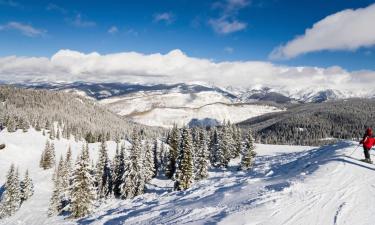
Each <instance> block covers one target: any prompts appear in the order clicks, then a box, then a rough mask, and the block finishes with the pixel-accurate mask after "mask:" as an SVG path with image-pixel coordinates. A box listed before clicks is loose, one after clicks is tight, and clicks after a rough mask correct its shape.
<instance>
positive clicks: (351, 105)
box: [239, 99, 375, 145]
mask: <svg viewBox="0 0 375 225" xmlns="http://www.w3.org/2000/svg"><path fill="white" fill-rule="evenodd" d="M239 126H240V127H241V128H245V130H247V128H251V129H253V130H254V137H255V139H256V140H258V141H261V142H262V143H268V144H293V145H321V144H328V143H332V142H334V141H336V140H337V139H354V140H358V139H359V138H360V137H362V136H363V132H364V130H365V129H366V128H367V127H374V126H375V100H372V99H348V100H340V101H332V102H324V103H315V104H303V105H296V106H293V107H292V108H289V109H288V110H287V111H286V112H279V113H272V114H267V115H263V116H259V117H256V118H252V119H250V120H247V121H245V122H242V123H240V124H239ZM335 139H336V140H335Z"/></svg>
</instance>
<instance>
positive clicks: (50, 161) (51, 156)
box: [39, 140, 55, 170]
mask: <svg viewBox="0 0 375 225" xmlns="http://www.w3.org/2000/svg"><path fill="white" fill-rule="evenodd" d="M54 164H55V145H54V144H53V143H50V142H49V140H47V142H46V145H45V148H44V151H43V153H42V155H41V158H40V161H39V166H41V167H42V168H43V169H45V170H46V169H50V168H52V167H53V165H54Z"/></svg>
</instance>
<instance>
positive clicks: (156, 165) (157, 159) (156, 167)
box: [152, 139, 160, 177]
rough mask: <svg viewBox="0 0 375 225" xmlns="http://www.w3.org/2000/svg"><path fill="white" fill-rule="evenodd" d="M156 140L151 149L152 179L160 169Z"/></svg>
mask: <svg viewBox="0 0 375 225" xmlns="http://www.w3.org/2000/svg"><path fill="white" fill-rule="evenodd" d="M158 150H159V149H158V140H157V139H155V141H154V145H153V148H152V152H153V156H154V169H155V170H154V174H153V176H152V177H156V176H157V175H158V172H159V169H160V160H159V156H160V155H159V152H158Z"/></svg>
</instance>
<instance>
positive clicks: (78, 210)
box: [70, 146, 95, 218]
mask: <svg viewBox="0 0 375 225" xmlns="http://www.w3.org/2000/svg"><path fill="white" fill-rule="evenodd" d="M70 197H71V203H70V210H71V217H73V218H80V217H83V216H87V215H89V213H90V212H91V208H92V204H93V201H94V200H95V189H94V179H93V177H92V176H91V174H90V156H89V153H88V149H87V148H86V147H85V146H83V147H82V152H81V154H80V156H79V158H78V160H77V162H76V165H75V168H74V172H73V176H72V186H71V189H70Z"/></svg>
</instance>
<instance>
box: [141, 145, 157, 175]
mask: <svg viewBox="0 0 375 225" xmlns="http://www.w3.org/2000/svg"><path fill="white" fill-rule="evenodd" d="M143 149H144V159H143V166H142V168H144V177H145V182H148V181H150V180H151V179H152V178H153V177H154V176H155V164H154V160H155V159H154V152H153V150H152V147H151V145H150V143H149V142H148V141H145V143H144V148H143Z"/></svg>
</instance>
